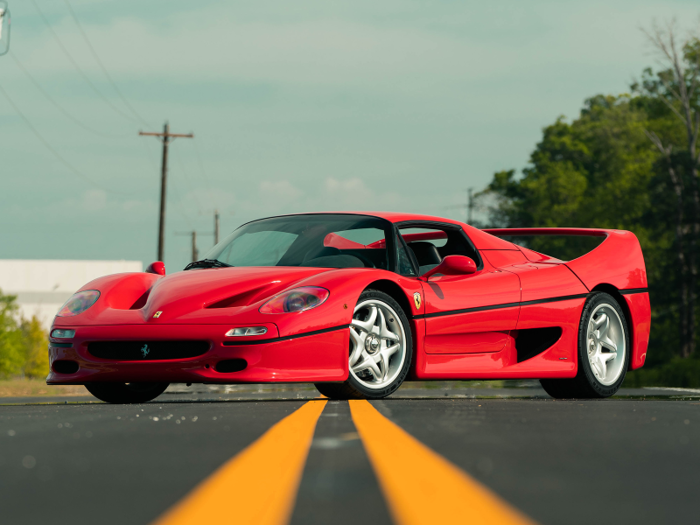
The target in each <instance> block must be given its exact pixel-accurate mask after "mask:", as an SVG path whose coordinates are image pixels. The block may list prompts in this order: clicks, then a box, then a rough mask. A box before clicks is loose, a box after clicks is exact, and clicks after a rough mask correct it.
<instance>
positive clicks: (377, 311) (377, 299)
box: [316, 290, 413, 399]
mask: <svg viewBox="0 0 700 525" xmlns="http://www.w3.org/2000/svg"><path fill="white" fill-rule="evenodd" d="M412 354H413V339H412V337H411V327H410V326H409V324H408V318H407V317H406V314H405V312H404V311H403V309H402V308H401V306H400V305H399V304H398V303H397V302H396V301H395V300H394V299H393V298H392V297H391V296H389V295H387V294H385V293H383V292H380V291H377V290H366V291H364V292H363V293H362V295H360V299H359V300H358V301H357V306H356V307H355V311H354V313H353V316H352V322H351V324H350V349H349V357H348V359H349V361H348V363H349V368H350V373H349V375H348V380H347V381H345V382H344V383H317V384H316V388H317V389H318V391H319V392H321V394H323V395H325V396H327V397H330V398H331V399H381V398H383V397H386V396H388V395H390V394H392V393H393V392H395V391H396V390H397V389H398V388H399V387H400V386H401V383H403V381H404V379H406V376H407V375H408V370H409V368H410V366H411V357H412Z"/></svg>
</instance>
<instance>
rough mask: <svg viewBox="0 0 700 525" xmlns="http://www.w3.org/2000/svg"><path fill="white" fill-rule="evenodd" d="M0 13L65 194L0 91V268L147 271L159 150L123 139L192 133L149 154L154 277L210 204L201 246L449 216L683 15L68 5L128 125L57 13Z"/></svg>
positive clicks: (623, 7)
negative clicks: (292, 230)
mask: <svg viewBox="0 0 700 525" xmlns="http://www.w3.org/2000/svg"><path fill="white" fill-rule="evenodd" d="M34 1H35V2H36V4H37V5H38V6H39V7H40V8H41V10H42V11H43V12H44V13H45V15H46V18H47V20H48V21H49V23H50V25H51V27H52V28H53V31H54V32H55V33H56V34H57V35H58V37H59V39H60V40H61V42H62V43H63V45H64V46H65V48H66V49H67V50H68V52H69V53H70V55H71V56H72V57H73V59H74V60H75V62H76V63H77V64H78V67H79V68H80V70H81V71H82V72H83V73H84V75H85V77H87V79H88V80H89V82H90V83H88V81H86V79H85V78H84V77H83V76H82V74H81V73H80V72H78V71H77V70H76V68H75V67H74V66H73V65H72V64H71V62H70V60H69V59H68V58H67V57H66V55H65V54H64V53H63V52H62V51H61V48H60V45H59V44H58V43H57V42H56V40H55V39H54V38H53V36H52V33H51V32H50V30H49V29H48V28H47V26H46V25H45V24H44V22H43V21H42V19H41V18H40V17H39V16H38V14H37V11H36V9H35V7H34ZM8 3H9V6H10V9H11V12H12V49H11V54H10V55H5V56H3V57H0V86H2V88H3V89H4V90H5V91H6V92H7V94H8V95H9V96H10V97H11V99H12V100H13V101H14V103H15V104H16V106H17V107H18V108H19V109H20V111H21V112H22V113H23V114H24V115H25V116H26V117H27V119H28V120H29V121H30V123H31V125H32V126H34V128H35V129H36V130H37V131H38V133H39V134H40V135H41V136H42V137H43V138H44V140H45V141H46V142H47V143H48V144H49V145H50V147H51V148H53V150H54V151H56V152H57V153H58V154H59V155H61V156H62V157H63V158H64V159H65V160H66V161H68V162H69V163H70V164H71V165H72V166H74V167H75V168H76V170H77V171H79V172H80V173H81V174H82V175H84V176H85V178H82V177H81V176H79V175H77V174H75V173H73V172H72V171H71V170H69V169H68V168H66V167H65V166H64V165H63V164H61V163H60V162H59V161H57V159H56V158H55V157H54V156H53V154H52V153H51V152H50V151H49V150H47V148H46V147H45V146H44V145H43V144H42V143H41V142H40V141H39V139H38V138H37V137H36V136H35V135H34V134H33V133H32V132H31V130H30V129H29V127H28V126H27V123H26V122H25V121H24V120H23V119H22V118H21V117H20V116H19V115H18V114H17V113H16V111H15V109H14V108H13V107H12V106H11V105H10V104H9V103H8V101H7V100H6V99H5V98H4V97H3V96H2V94H1V93H0V184H1V186H0V188H1V189H0V224H2V227H0V258H51V259H65V258H81V259H82V258H87V259H137V260H142V261H144V263H146V264H148V263H149V262H151V261H152V260H154V258H155V252H156V239H157V231H156V229H157V210H158V191H159V190H158V187H159V169H160V168H159V166H160V146H159V144H158V142H157V141H156V140H155V139H153V138H146V137H139V136H138V131H139V130H149V129H161V128H162V126H163V123H164V121H165V120H166V119H167V120H169V121H170V124H171V127H172V130H173V131H175V132H183V133H187V132H194V133H195V139H194V140H188V139H179V140H176V141H175V142H174V143H173V145H172V149H171V161H170V163H171V164H170V165H171V170H170V186H169V195H168V204H167V206H168V220H167V235H166V257H165V259H166V260H165V262H166V266H167V267H168V270H169V271H174V270H176V269H180V268H182V267H183V266H184V264H186V263H187V262H188V259H189V246H190V244H189V239H188V238H187V237H185V236H179V235H176V234H177V233H179V232H185V231H189V230H192V229H197V230H198V232H199V233H200V234H202V235H205V234H206V233H208V232H210V231H211V229H212V213H213V210H214V209H215V208H218V209H219V210H220V211H221V214H222V233H223V232H228V231H231V230H232V229H234V228H235V227H236V226H238V225H239V224H241V223H243V222H246V221H248V220H251V219H254V218H258V217H262V216H268V215H274V214H279V213H288V212H301V211H320V210H334V209H335V210H347V209H359V210H363V209H364V210H368V209H384V210H406V211H415V212H421V213H430V214H435V215H444V216H449V217H453V218H462V217H463V215H464V214H463V212H462V211H461V210H459V209H450V207H453V206H455V205H457V204H460V203H462V202H463V201H464V198H465V194H466V192H465V190H466V188H467V187H470V186H473V187H475V188H476V189H480V188H482V187H483V186H484V185H486V184H487V183H488V182H489V180H490V179H491V177H492V175H493V173H494V172H495V171H498V170H501V169H510V168H518V169H519V168H522V167H523V166H524V165H525V164H526V163H527V160H528V156H529V153H530V152H531V151H532V149H533V147H534V146H535V144H536V143H537V142H538V140H539V139H540V136H541V129H542V128H543V127H544V126H545V125H547V124H549V123H551V122H553V121H554V119H556V118H557V117H558V116H559V115H565V116H566V117H567V118H573V117H575V116H576V115H577V114H578V111H579V109H580V107H581V105H582V103H583V101H584V99H585V98H587V97H590V96H592V95H595V94H598V93H622V92H625V91H626V90H627V89H628V85H629V84H630V82H631V80H632V79H633V78H634V77H635V75H638V74H639V73H640V72H641V70H642V69H643V68H644V67H647V66H649V65H653V64H654V59H653V57H652V56H651V55H650V51H651V50H650V49H649V47H648V45H647V44H646V43H645V40H644V37H643V35H642V34H641V31H640V27H648V26H649V25H650V24H651V23H652V21H653V20H654V19H656V20H665V19H669V18H672V17H676V18H677V19H678V21H679V22H680V23H681V25H683V26H684V27H687V28H690V27H692V26H693V25H695V26H697V24H698V16H700V5H698V4H697V2H691V1H680V0H676V1H674V0H666V1H644V0H636V1H627V0H624V1H622V0H621V1H615V0H609V1H605V2H603V1H598V0H589V1H587V2H573V1H562V0H559V1H543V0H537V1H535V0H531V1H529V2H522V1H492V2H474V1H466V0H462V1H442V2H441V1H431V2H427V1H411V0H401V1H399V0H386V1H382V2H377V1H376V0H374V1H364V0H352V1H346V2H338V1H329V0H298V1H296V2H288V1H260V0H257V1H247V2H243V1H239V2H221V1H219V2H213V1H206V0H202V1H199V2H185V1H180V0H170V1H168V2H165V1H149V2H142V1H134V0H125V1H105V0H102V1H97V0H70V5H71V6H72V7H73V10H74V12H75V14H76V15H77V17H78V19H79V21H80V22H81V24H82V26H83V28H84V30H85V32H86V34H87V35H88V37H89V39H90V41H91V42H92V45H93V46H94V48H95V50H96V51H97V53H98V55H99V57H100V58H101V60H102V62H103V63H104V65H105V66H106V68H107V70H108V72H109V74H110V76H111V77H112V78H113V79H114V81H115V82H116V84H117V86H118V89H119V90H120V91H121V92H122V93H123V94H124V95H125V97H126V99H127V100H128V102H129V103H130V104H131V105H132V107H133V108H134V109H135V110H136V113H137V114H138V115H139V116H140V117H141V118H142V119H143V120H144V121H145V122H146V124H144V123H143V122H141V121H140V120H138V119H136V117H134V116H133V115H132V114H131V112H130V110H129V109H128V108H127V107H126V106H125V105H124V103H123V101H122V100H121V99H120V98H119V96H118V95H117V93H116V92H115V90H114V89H113V87H112V85H111V84H110V83H109V82H108V81H107V79H106V78H105V76H104V74H103V72H102V71H101V69H100V68H99V66H98V64H97V62H96V61H95V60H94V58H93V56H92V55H91V53H90V50H89V48H88V47H87V45H86V44H85V42H84V40H83V39H82V38H81V34H80V32H79V29H78V27H77V26H76V24H75V22H74V21H73V19H72V18H71V16H70V12H69V10H68V6H67V5H66V2H65V0H51V1H49V0H9V2H8ZM13 57H14V58H13ZM17 61H18V62H19V64H20V65H21V66H22V67H24V69H25V70H26V71H28V72H29V73H30V74H31V75H32V77H33V78H34V79H35V80H36V82H37V83H38V84H39V85H40V87H41V88H42V89H43V90H44V91H45V92H46V93H48V94H49V96H50V97H51V98H52V99H53V100H55V101H56V102H57V103H58V104H60V106H61V107H62V108H63V110H64V111H67V112H68V113H70V114H71V115H72V116H73V118H74V119H75V120H78V121H79V122H80V123H81V124H82V125H84V126H86V127H88V128H91V129H93V130H96V131H97V132H98V133H95V132H93V131H88V130H86V129H84V127H81V126H80V125H78V124H76V123H75V122H73V121H72V120H70V119H68V118H67V117H66V116H65V115H64V114H63V113H61V111H60V110H59V109H57V108H56V107H55V106H54V105H53V104H52V103H51V102H49V101H47V99H46V98H45V97H44V95H42V93H41V91H39V90H38V89H37V88H36V86H35V85H33V83H32V82H31V81H30V79H29V78H28V77H27V76H26V75H25V74H24V73H23V72H22V69H20V67H19V66H18V64H17ZM91 84H92V86H94V88H93V87H91ZM103 135H108V136H103ZM198 154H199V155H198ZM199 160H201V163H200V162H199ZM210 246H211V236H208V237H206V236H204V237H201V242H200V249H201V251H202V252H203V251H206V249H208V247H210Z"/></svg>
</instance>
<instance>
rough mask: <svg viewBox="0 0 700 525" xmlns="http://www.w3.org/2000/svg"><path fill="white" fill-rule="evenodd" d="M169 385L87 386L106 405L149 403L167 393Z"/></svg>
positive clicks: (116, 384)
mask: <svg viewBox="0 0 700 525" xmlns="http://www.w3.org/2000/svg"><path fill="white" fill-rule="evenodd" d="M168 384H169V383H89V384H86V385H85V388H87V389H88V392H90V393H91V394H92V395H93V396H95V397H96V398H97V399H99V400H100V401H104V402H105V403H114V404H120V405H123V404H132V403H147V402H148V401H152V400H154V399H155V398H157V397H158V396H159V395H161V394H162V393H163V392H165V389H166V388H168Z"/></svg>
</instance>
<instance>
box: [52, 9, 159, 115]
mask: <svg viewBox="0 0 700 525" xmlns="http://www.w3.org/2000/svg"><path fill="white" fill-rule="evenodd" d="M64 2H65V3H66V6H68V11H70V14H71V17H72V18H73V21H74V22H75V25H76V26H78V29H79V30H80V34H81V35H82V37H83V40H85V44H87V46H88V49H90V53H91V54H92V57H93V58H94V59H95V61H96V62H97V64H98V65H99V66H100V69H101V70H102V72H103V73H104V75H105V77H106V78H107V80H108V81H109V83H110V84H111V85H112V87H113V88H114V91H115V92H116V93H117V95H119V98H120V99H121V101H122V102H123V103H124V105H125V106H126V107H127V108H128V109H129V111H130V112H131V114H132V115H134V116H135V117H136V118H137V119H138V120H140V121H141V123H142V124H144V125H145V126H147V127H149V128H153V126H151V125H150V124H149V123H148V122H146V120H145V119H144V118H143V117H142V116H141V115H140V114H139V113H138V112H137V111H136V110H135V109H134V108H133V106H132V105H131V104H130V103H129V101H128V100H127V99H126V97H125V96H124V95H123V94H122V92H121V90H120V89H119V87H117V84H116V83H115V82H114V80H112V76H111V75H110V74H109V73H108V72H107V68H106V67H105V66H104V64H103V63H102V60H100V57H99V55H98V54H97V51H95V48H94V47H93V45H92V43H91V42H90V39H89V38H88V36H87V33H86V32H85V30H84V29H83V26H82V25H81V24H80V21H79V20H78V17H77V16H76V15H75V11H73V6H71V5H70V2H69V1H68V0H64Z"/></svg>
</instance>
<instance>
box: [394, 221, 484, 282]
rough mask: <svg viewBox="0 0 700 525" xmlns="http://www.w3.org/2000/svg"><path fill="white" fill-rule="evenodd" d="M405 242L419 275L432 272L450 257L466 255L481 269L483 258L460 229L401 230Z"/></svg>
mask: <svg viewBox="0 0 700 525" xmlns="http://www.w3.org/2000/svg"><path fill="white" fill-rule="evenodd" d="M399 231H400V233H401V236H402V237H403V240H404V241H405V242H406V245H407V246H408V247H409V248H410V252H411V253H410V254H409V255H412V256H413V258H414V261H415V263H416V265H417V266H418V273H419V275H423V274H424V273H425V272H427V271H429V270H432V269H433V268H435V267H436V266H437V265H438V264H440V263H441V262H442V260H443V259H444V258H445V257H447V256H448V255H465V256H467V257H470V258H472V259H473V260H474V262H475V263H476V265H477V268H479V269H481V268H482V264H481V258H480V257H479V254H478V252H477V251H476V249H475V248H474V246H472V244H471V242H470V241H469V239H468V238H467V237H466V235H465V234H464V232H463V231H462V230H459V229H449V230H448V229H445V230H439V229H433V228H415V227H414V228H401V229H400V230H399Z"/></svg>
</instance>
